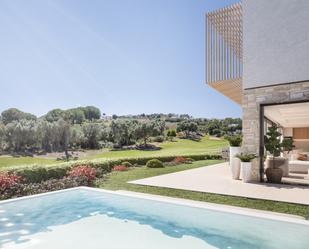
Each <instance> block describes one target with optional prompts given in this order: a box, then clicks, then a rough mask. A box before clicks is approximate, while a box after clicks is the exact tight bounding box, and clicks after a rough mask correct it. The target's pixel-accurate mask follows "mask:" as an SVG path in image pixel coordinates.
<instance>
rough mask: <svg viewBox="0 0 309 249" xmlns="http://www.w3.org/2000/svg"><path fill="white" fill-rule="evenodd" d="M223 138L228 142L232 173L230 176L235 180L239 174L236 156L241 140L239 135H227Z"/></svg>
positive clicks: (238, 162) (238, 163)
mask: <svg viewBox="0 0 309 249" xmlns="http://www.w3.org/2000/svg"><path fill="white" fill-rule="evenodd" d="M225 139H226V140H227V141H228V142H229V144H230V167H231V168H230V169H231V173H232V178H233V179H235V180H237V179H239V175H240V161H239V159H238V158H237V157H235V156H236V155H237V154H239V153H240V146H241V142H242V137H241V135H234V136H227V137H225Z"/></svg>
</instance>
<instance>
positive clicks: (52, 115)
mask: <svg viewBox="0 0 309 249" xmlns="http://www.w3.org/2000/svg"><path fill="white" fill-rule="evenodd" d="M63 115H64V111H63V110H61V109H54V110H51V111H49V112H48V113H47V114H46V115H45V116H44V117H45V119H46V120H47V121H48V122H55V121H58V120H59V119H61V118H63Z"/></svg>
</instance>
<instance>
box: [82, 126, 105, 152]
mask: <svg viewBox="0 0 309 249" xmlns="http://www.w3.org/2000/svg"><path fill="white" fill-rule="evenodd" d="M82 129H83V133H84V146H85V147H86V148H89V149H98V148H99V147H100V143H99V140H100V137H101V127H100V124H98V123H84V124H83V125H82Z"/></svg>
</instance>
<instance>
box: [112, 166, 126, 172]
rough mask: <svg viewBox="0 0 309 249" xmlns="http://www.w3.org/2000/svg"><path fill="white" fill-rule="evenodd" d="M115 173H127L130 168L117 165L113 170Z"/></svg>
mask: <svg viewBox="0 0 309 249" xmlns="http://www.w3.org/2000/svg"><path fill="white" fill-rule="evenodd" d="M113 170H114V171H127V170H128V167H127V166H125V165H116V166H114V168H113Z"/></svg>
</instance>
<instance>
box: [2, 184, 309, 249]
mask: <svg viewBox="0 0 309 249" xmlns="http://www.w3.org/2000/svg"><path fill="white" fill-rule="evenodd" d="M276 219H277V220H275V219H268V218H261V217H254V216H249V215H242V214H236V213H230V212H223V211H217V210H213V209H205V208H199V207H192V206H188V205H179V204H175V203H171V202H165V201H157V200H150V199H147V198H139V197H132V196H128V195H125V194H115V193H112V192H108V191H100V190H92V189H90V188H76V189H71V190H66V191H59V192H54V193H50V194H44V195H39V196H34V197H30V198H21V199H19V200H12V201H4V202H3V201H2V202H0V248H1V249H8V248H14V249H21V248H22V249H42V248H44V249H71V248H72V249H73V248H74V249H101V248H106V249H116V248H117V249H173V248H177V249H205V248H230V249H232V248H238V249H241V248H246V249H248V248H293V249H298V248H299V249H300V248H304V249H306V248H308V245H309V225H308V224H309V223H308V222H307V221H302V220H298V219H295V222H294V219H292V218H291V221H292V222H291V221H289V222H287V221H279V220H278V217H277V218H276ZM287 220H289V219H288V218H287Z"/></svg>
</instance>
